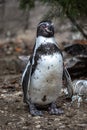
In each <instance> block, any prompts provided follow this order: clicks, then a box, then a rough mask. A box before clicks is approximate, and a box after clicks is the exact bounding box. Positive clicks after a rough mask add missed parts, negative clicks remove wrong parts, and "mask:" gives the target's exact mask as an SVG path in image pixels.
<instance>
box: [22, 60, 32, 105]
mask: <svg viewBox="0 0 87 130" xmlns="http://www.w3.org/2000/svg"><path fill="white" fill-rule="evenodd" d="M31 69H32V65H31V63H30V61H29V62H28V64H27V66H26V68H25V70H24V73H23V75H22V89H23V96H24V99H23V100H24V102H25V103H27V104H29V93H28V90H29V86H30V77H31Z"/></svg>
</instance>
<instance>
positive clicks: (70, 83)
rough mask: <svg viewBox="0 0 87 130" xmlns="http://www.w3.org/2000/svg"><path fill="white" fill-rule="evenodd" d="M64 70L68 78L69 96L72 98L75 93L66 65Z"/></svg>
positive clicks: (66, 78)
mask: <svg viewBox="0 0 87 130" xmlns="http://www.w3.org/2000/svg"><path fill="white" fill-rule="evenodd" d="M63 71H64V79H65V80H66V84H67V90H68V94H69V97H70V98H71V97H72V95H73V88H72V80H71V77H70V74H69V72H68V70H67V69H66V68H65V67H64V69H63Z"/></svg>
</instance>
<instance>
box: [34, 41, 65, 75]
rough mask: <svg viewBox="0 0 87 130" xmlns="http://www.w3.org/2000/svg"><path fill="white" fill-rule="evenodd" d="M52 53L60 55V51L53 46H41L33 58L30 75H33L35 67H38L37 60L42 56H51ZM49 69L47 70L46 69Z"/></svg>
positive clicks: (48, 44)
mask: <svg viewBox="0 0 87 130" xmlns="http://www.w3.org/2000/svg"><path fill="white" fill-rule="evenodd" d="M54 53H59V54H61V55H62V53H61V51H60V49H59V48H58V47H57V46H56V45H55V44H50V43H47V44H41V45H40V46H39V47H38V48H37V50H36V54H35V57H34V65H32V73H31V75H32V74H33V73H34V71H35V69H36V66H37V65H38V60H39V59H40V58H41V56H42V55H53V54H54ZM48 69H49V68H48Z"/></svg>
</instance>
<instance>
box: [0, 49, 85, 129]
mask: <svg viewBox="0 0 87 130" xmlns="http://www.w3.org/2000/svg"><path fill="white" fill-rule="evenodd" d="M10 50H11V49H10ZM16 51H18V53H19V52H20V49H19V50H18V48H17V49H16ZM5 53H6V50H5V51H3V53H2V55H1V58H0V130H87V103H86V102H82V103H81V106H80V107H79V108H78V107H77V104H76V102H74V103H73V104H71V101H70V100H69V99H67V98H66V96H62V97H60V98H59V99H58V101H57V105H58V106H60V107H61V108H62V109H63V110H64V114H62V115H59V116H56V115H49V114H48V112H47V111H44V110H43V111H44V115H43V116H42V117H40V116H36V117H32V116H31V115H30V113H29V109H28V106H27V105H26V104H24V103H23V95H22V89H21V83H20V81H21V71H18V69H19V68H20V67H19V68H16V67H17V65H18V64H16V62H15V61H16V56H17V54H14V53H13V51H12V54H10V53H9V54H8V55H7V54H5ZM14 56H15V57H14ZM12 59H13V60H12ZM8 62H9V63H8ZM15 66H16V67H15Z"/></svg>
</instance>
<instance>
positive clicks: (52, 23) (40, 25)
mask: <svg viewBox="0 0 87 130" xmlns="http://www.w3.org/2000/svg"><path fill="white" fill-rule="evenodd" d="M43 24H46V25H47V26H49V23H48V22H42V23H40V24H39V25H38V27H39V26H41V25H43ZM51 25H52V26H53V25H54V24H53V23H51Z"/></svg>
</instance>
